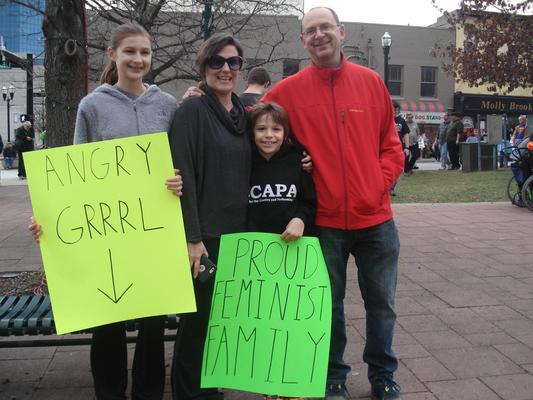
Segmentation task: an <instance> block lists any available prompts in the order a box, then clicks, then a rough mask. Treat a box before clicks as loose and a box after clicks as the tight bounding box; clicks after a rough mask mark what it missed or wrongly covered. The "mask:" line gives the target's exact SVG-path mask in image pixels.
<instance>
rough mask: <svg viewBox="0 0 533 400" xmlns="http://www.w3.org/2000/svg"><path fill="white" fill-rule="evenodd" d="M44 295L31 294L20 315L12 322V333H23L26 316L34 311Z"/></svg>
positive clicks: (26, 320) (26, 321)
mask: <svg viewBox="0 0 533 400" xmlns="http://www.w3.org/2000/svg"><path fill="white" fill-rule="evenodd" d="M43 297H44V296H37V295H36V296H32V297H31V301H30V302H29V303H28V304H27V305H26V308H25V309H24V311H23V312H21V313H20V315H19V316H18V317H17V318H15V321H14V323H13V333H14V334H15V335H17V336H18V335H24V333H25V331H26V327H27V323H28V318H29V317H30V316H31V315H32V314H33V313H34V312H35V310H36V309H37V307H38V306H39V304H40V303H41V302H42V301H43Z"/></svg>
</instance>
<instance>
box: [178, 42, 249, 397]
mask: <svg viewBox="0 0 533 400" xmlns="http://www.w3.org/2000/svg"><path fill="white" fill-rule="evenodd" d="M242 55H243V51H242V48H241V46H240V45H239V43H238V42H237V40H236V39H235V38H234V37H233V36H231V35H228V34H215V35H213V36H211V38H209V39H208V40H207V41H206V42H205V43H204V44H203V45H202V47H201V48H200V51H199V52H198V55H197V58H196V67H197V68H198V71H199V72H200V74H201V75H202V78H203V81H204V85H203V87H202V89H203V91H204V92H205V95H204V96H201V97H195V98H191V99H189V100H187V101H185V102H184V103H183V104H182V105H181V107H180V108H179V109H178V111H176V113H175V115H174V120H173V123H172V126H171V128H170V134H169V141H170V148H171V152H172V158H173V161H174V165H175V166H177V167H178V166H179V168H180V170H181V174H182V176H183V181H184V182H185V187H186V188H187V189H186V190H184V191H183V195H182V197H181V204H182V209H183V217H184V223H185V233H186V236H187V241H188V250H189V261H190V263H191V267H192V268H193V276H194V278H197V277H198V273H199V271H200V258H201V257H202V255H206V256H208V257H209V259H211V260H212V261H213V262H214V263H216V262H217V258H218V246H219V244H220V236H221V235H222V234H225V233H234V232H243V231H245V230H246V208H247V205H248V189H249V188H248V185H249V182H250V169H251V145H250V139H249V136H248V133H247V126H246V112H245V109H244V107H243V105H242V103H241V102H240V100H239V97H238V96H237V95H236V94H234V93H233V90H234V88H235V86H236V85H237V81H238V78H239V75H240V70H241V68H242V63H243V59H242ZM213 283H214V280H213V279H211V280H209V281H207V282H204V283H202V282H200V281H199V280H198V279H195V280H194V288H195V294H196V305H197V310H198V311H197V312H196V313H191V314H184V315H182V316H181V317H180V324H179V327H178V331H177V334H176V343H175V347H174V359H173V362H172V374H171V376H172V387H173V389H172V390H173V398H174V399H179V400H183V399H192V398H195V399H209V400H214V399H221V398H222V393H219V392H218V391H217V390H216V389H201V388H200V375H201V367H202V356H203V346H204V341H205V336H206V331H207V324H208V319H209V312H210V308H211V297H212V293H213Z"/></svg>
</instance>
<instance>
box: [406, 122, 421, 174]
mask: <svg viewBox="0 0 533 400" xmlns="http://www.w3.org/2000/svg"><path fill="white" fill-rule="evenodd" d="M405 123H406V124H407V127H408V128H409V153H410V156H409V157H406V158H405V167H404V175H412V174H413V167H414V166H415V163H416V160H418V157H420V152H421V149H420V147H419V146H418V140H419V139H420V129H419V128H418V124H417V123H416V122H415V121H414V120H413V113H412V112H408V113H407V114H406V116H405Z"/></svg>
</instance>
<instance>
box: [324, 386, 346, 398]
mask: <svg viewBox="0 0 533 400" xmlns="http://www.w3.org/2000/svg"><path fill="white" fill-rule="evenodd" d="M326 400H346V386H344V384H343V383H332V384H330V385H328V387H327V388H326Z"/></svg>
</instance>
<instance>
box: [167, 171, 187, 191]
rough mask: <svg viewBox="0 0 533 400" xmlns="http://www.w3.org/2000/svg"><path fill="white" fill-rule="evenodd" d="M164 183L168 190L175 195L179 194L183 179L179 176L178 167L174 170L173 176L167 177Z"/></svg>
mask: <svg viewBox="0 0 533 400" xmlns="http://www.w3.org/2000/svg"><path fill="white" fill-rule="evenodd" d="M165 185H166V186H167V189H168V190H170V191H171V192H172V193H173V194H174V195H175V196H178V197H179V196H181V194H182V189H183V179H182V178H181V175H180V170H179V169H175V170H174V176H173V177H172V178H168V179H167V180H166V181H165Z"/></svg>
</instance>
